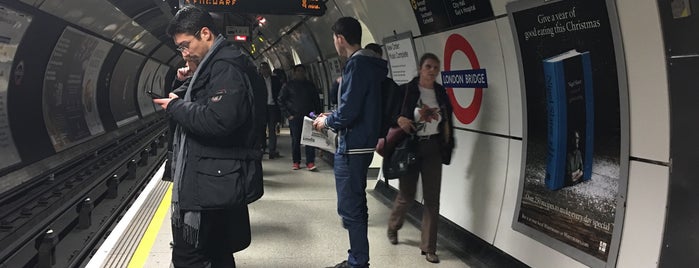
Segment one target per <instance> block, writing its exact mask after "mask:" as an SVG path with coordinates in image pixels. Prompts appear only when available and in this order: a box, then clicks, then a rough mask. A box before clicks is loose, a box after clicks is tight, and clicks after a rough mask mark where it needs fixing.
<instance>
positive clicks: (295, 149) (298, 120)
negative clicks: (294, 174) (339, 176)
mask: <svg viewBox="0 0 699 268" xmlns="http://www.w3.org/2000/svg"><path fill="white" fill-rule="evenodd" d="M302 129H303V116H294V119H291V120H289V130H291V157H292V160H293V161H294V163H301V130H302ZM304 147H305V148H306V149H305V150H306V164H308V163H313V162H315V161H316V148H315V147H311V146H304Z"/></svg>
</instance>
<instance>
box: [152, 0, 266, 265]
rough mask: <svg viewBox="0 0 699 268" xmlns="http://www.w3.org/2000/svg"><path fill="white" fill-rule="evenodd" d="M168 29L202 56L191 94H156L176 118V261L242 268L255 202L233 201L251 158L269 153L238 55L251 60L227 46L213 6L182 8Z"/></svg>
mask: <svg viewBox="0 0 699 268" xmlns="http://www.w3.org/2000/svg"><path fill="white" fill-rule="evenodd" d="M167 33H168V35H170V36H171V37H173V39H174V42H175V44H176V45H177V47H178V48H177V50H178V51H180V52H181V53H182V56H183V57H184V58H189V59H190V60H193V61H194V62H197V63H198V66H197V68H196V70H195V71H194V73H193V74H192V77H191V78H190V79H189V83H188V86H187V89H186V91H185V92H184V94H183V97H180V96H178V95H176V94H173V93H170V94H169V96H168V98H163V99H154V100H153V101H154V102H155V103H156V104H158V105H160V106H161V107H163V109H165V111H166V112H167V113H168V114H169V115H170V117H171V119H172V120H173V121H175V122H176V130H175V134H174V141H173V156H172V177H173V189H172V216H171V222H172V234H173V249H172V264H173V265H174V267H177V268H180V267H235V260H234V258H233V252H237V251H240V250H243V249H245V248H247V247H248V246H249V245H250V240H251V237H250V220H249V214H248V207H247V205H240V202H230V201H229V200H230V199H235V198H236V196H232V195H234V194H233V193H234V192H236V191H235V190H234V189H235V187H239V186H237V184H236V183H235V182H236V181H238V180H239V178H240V177H244V176H246V174H249V172H250V169H249V167H250V165H249V163H250V162H251V161H259V159H261V153H260V151H259V150H257V149H255V148H254V146H255V144H256V142H255V141H254V140H255V139H256V137H255V135H254V134H255V133H253V131H254V127H253V124H254V122H253V120H254V117H253V114H254V113H253V103H252V92H250V91H251V90H250V85H249V84H247V83H246V81H247V80H248V79H246V76H245V75H243V72H242V71H241V70H239V67H237V66H238V65H237V63H236V62H235V61H238V60H240V61H248V62H249V59H248V58H247V57H245V56H244V55H242V54H241V53H240V51H238V50H236V49H234V48H232V47H229V46H226V45H225V38H224V37H223V35H220V34H219V32H218V30H217V29H216V28H215V27H214V21H213V19H212V18H211V16H210V15H209V13H208V12H206V11H204V10H202V9H200V8H197V7H193V6H186V7H183V8H182V9H180V10H179V11H178V12H177V14H176V15H175V17H174V18H173V19H172V21H171V22H170V24H169V25H168V28H167ZM245 64H246V63H241V65H240V66H246V65H245ZM190 67H191V66H190ZM253 69H254V65H253ZM231 204H235V205H231ZM243 204H245V203H244V202H243Z"/></svg>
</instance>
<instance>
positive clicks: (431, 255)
mask: <svg viewBox="0 0 699 268" xmlns="http://www.w3.org/2000/svg"><path fill="white" fill-rule="evenodd" d="M421 254H422V255H425V260H427V261H428V262H431V263H439V257H438V256H437V254H434V253H429V252H424V251H421Z"/></svg>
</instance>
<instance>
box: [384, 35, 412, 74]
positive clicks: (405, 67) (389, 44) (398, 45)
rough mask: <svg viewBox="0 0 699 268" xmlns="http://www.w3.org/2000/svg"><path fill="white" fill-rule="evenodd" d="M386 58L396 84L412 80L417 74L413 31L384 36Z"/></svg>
mask: <svg viewBox="0 0 699 268" xmlns="http://www.w3.org/2000/svg"><path fill="white" fill-rule="evenodd" d="M383 43H384V45H385V46H386V58H387V59H388V63H389V66H390V68H391V78H393V81H395V82H396V84H399V85H402V84H405V83H408V82H410V80H412V79H413V77H415V76H417V57H416V56H415V45H414V44H413V35H412V33H410V32H408V33H403V34H400V35H397V36H392V37H388V38H384V40H383Z"/></svg>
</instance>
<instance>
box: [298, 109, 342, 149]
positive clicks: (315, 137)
mask: <svg viewBox="0 0 699 268" xmlns="http://www.w3.org/2000/svg"><path fill="white" fill-rule="evenodd" d="M336 136H337V134H336V133H335V132H333V131H332V130H329V129H323V130H321V131H317V130H315V129H313V119H311V118H310V117H308V116H304V117H303V129H302V130H301V144H303V145H306V146H313V147H316V148H318V149H321V150H324V151H328V152H331V153H335V149H336V148H337V144H336V141H335V137H336Z"/></svg>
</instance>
